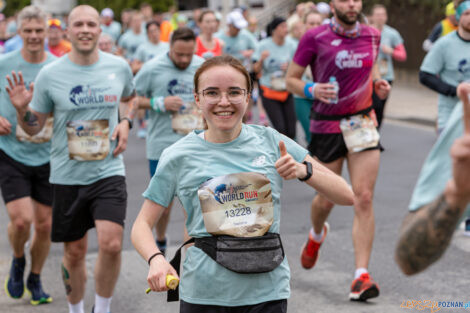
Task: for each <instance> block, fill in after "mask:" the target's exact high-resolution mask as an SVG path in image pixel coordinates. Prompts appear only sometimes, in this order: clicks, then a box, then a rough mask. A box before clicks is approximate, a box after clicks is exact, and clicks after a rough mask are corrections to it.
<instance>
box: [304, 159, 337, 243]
mask: <svg viewBox="0 0 470 313" xmlns="http://www.w3.org/2000/svg"><path fill="white" fill-rule="evenodd" d="M343 160H344V158H340V159H338V160H335V161H333V162H331V163H322V162H320V161H319V160H318V159H317V161H318V162H320V163H321V164H323V165H324V166H326V167H327V168H329V169H330V170H332V171H333V172H335V173H336V174H338V175H341V170H342V168H343ZM333 206H334V204H333V203H332V202H330V201H328V200H327V199H326V198H325V197H323V196H322V195H321V194H317V195H316V196H315V198H313V200H312V204H311V208H310V217H311V220H312V225H313V230H314V231H315V233H317V234H320V233H321V231H322V229H323V225H324V224H325V222H326V220H327V218H328V216H329V215H330V212H331V210H332V209H333Z"/></svg>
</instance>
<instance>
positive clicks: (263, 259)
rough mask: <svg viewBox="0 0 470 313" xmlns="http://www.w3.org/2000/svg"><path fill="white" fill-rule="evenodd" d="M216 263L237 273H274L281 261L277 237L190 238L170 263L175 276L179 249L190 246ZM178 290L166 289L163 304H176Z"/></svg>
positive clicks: (280, 243) (268, 235)
mask: <svg viewBox="0 0 470 313" xmlns="http://www.w3.org/2000/svg"><path fill="white" fill-rule="evenodd" d="M193 242H194V245H195V246H196V247H197V248H199V249H201V250H202V251H204V252H205V253H206V254H207V255H208V256H209V257H211V258H212V259H213V260H214V261H216V262H217V263H218V264H220V265H222V266H223V267H225V268H226V269H228V270H231V271H233V272H236V273H240V274H257V273H266V272H270V271H272V270H274V269H275V268H276V267H278V266H279V265H280V264H281V263H282V261H283V260H284V257H285V254H284V248H283V247H282V241H281V236H280V235H279V234H275V233H266V234H264V235H263V236H258V237H232V236H225V235H222V236H211V237H203V238H191V239H190V240H188V241H186V242H185V243H184V244H183V245H182V246H181V247H180V248H179V249H178V250H177V251H176V254H175V256H174V258H173V259H172V260H171V262H170V264H171V265H172V266H173V268H174V269H175V270H176V271H177V273H178V275H179V269H180V263H181V249H182V248H183V246H185V245H187V244H190V243H193ZM178 300H179V294H178V289H176V290H169V291H168V297H167V301H169V302H171V301H178Z"/></svg>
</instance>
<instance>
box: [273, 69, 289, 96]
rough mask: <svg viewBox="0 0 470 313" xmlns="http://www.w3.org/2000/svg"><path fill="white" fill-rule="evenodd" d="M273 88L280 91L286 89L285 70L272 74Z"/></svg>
mask: <svg viewBox="0 0 470 313" xmlns="http://www.w3.org/2000/svg"><path fill="white" fill-rule="evenodd" d="M271 88H272V89H274V90H278V91H284V90H286V89H287V88H286V73H284V71H276V72H274V73H273V74H271Z"/></svg>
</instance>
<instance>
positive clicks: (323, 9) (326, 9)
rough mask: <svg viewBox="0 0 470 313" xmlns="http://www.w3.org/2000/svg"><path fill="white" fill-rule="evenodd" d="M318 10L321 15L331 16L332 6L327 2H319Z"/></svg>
mask: <svg viewBox="0 0 470 313" xmlns="http://www.w3.org/2000/svg"><path fill="white" fill-rule="evenodd" d="M317 10H318V12H320V14H325V15H327V14H330V11H331V8H330V6H329V5H328V4H327V3H325V2H319V3H317Z"/></svg>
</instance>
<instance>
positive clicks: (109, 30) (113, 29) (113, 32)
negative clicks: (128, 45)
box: [101, 21, 121, 42]
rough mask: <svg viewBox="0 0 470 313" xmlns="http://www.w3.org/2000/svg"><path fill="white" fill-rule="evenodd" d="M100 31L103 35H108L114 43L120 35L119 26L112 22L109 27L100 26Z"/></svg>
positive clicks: (117, 23)
mask: <svg viewBox="0 0 470 313" xmlns="http://www.w3.org/2000/svg"><path fill="white" fill-rule="evenodd" d="M101 30H102V31H103V33H105V34H108V35H110V36H111V38H113V39H114V42H117V40H118V38H119V36H120V35H121V24H120V23H119V22H116V21H112V22H111V24H109V26H108V25H105V24H101Z"/></svg>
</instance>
